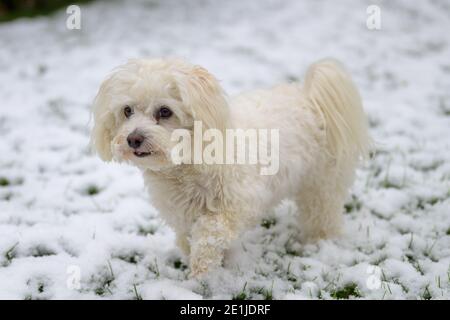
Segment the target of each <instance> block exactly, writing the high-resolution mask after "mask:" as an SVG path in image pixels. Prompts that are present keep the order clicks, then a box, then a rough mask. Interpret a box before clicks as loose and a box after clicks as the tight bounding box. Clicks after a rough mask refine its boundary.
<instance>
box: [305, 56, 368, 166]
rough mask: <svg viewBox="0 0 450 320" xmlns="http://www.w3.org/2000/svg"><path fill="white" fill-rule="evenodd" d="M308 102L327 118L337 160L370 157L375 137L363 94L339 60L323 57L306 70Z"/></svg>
mask: <svg viewBox="0 0 450 320" xmlns="http://www.w3.org/2000/svg"><path fill="white" fill-rule="evenodd" d="M304 90H305V92H306V96H307V99H308V102H309V103H311V105H312V106H313V107H314V108H316V109H317V110H318V111H319V113H320V114H321V116H322V117H323V121H324V125H325V132H326V139H327V144H328V150H329V151H330V154H331V155H332V156H333V157H334V158H335V159H336V160H337V161H342V160H343V161H345V160H346V159H349V158H348V157H351V158H354V157H357V158H367V157H368V153H369V151H370V147H371V144H372V142H371V139H370V137H369V133H368V128H367V119H366V115H365V114H364V110H363V107H362V102H361V97H360V95H359V93H358V90H357V89H356V87H355V85H354V84H353V81H352V80H351V78H350V75H349V74H348V73H347V72H346V71H345V70H344V68H343V67H342V66H341V64H340V63H339V62H337V61H335V60H330V59H326V60H322V61H319V62H316V63H314V64H313V65H311V66H310V67H309V69H308V71H307V73H306V79H305V86H304Z"/></svg>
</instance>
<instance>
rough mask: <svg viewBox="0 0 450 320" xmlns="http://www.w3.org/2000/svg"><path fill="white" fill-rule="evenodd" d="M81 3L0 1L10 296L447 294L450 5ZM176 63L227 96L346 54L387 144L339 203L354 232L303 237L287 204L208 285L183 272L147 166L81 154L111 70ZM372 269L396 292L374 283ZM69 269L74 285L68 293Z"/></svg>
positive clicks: (4, 294) (3, 228)
mask: <svg viewBox="0 0 450 320" xmlns="http://www.w3.org/2000/svg"><path fill="white" fill-rule="evenodd" d="M75 3H77V4H78V5H79V8H80V11H79V22H80V24H79V26H80V28H79V29H77V28H75V29H73V28H70V27H68V25H69V26H71V25H72V26H73V24H71V22H73V20H72V19H73V11H70V12H69V13H67V12H66V9H67V7H68V5H69V4H73V3H72V2H69V1H62V0H60V1H58V0H54V1H50V0H48V1H44V0H34V1H33V0H23V1H13V0H2V1H0V298H18V299H22V298H23V299H27V298H30V299H34V298H89V297H95V298H98V297H106V298H111V297H112V298H138V297H143V298H149V299H151V298H162V297H165V298H171V297H172V298H173V297H189V298H198V297H209V298H220V297H221V298H226V299H228V298H231V297H234V296H238V297H246V298H270V297H272V298H286V297H290V298H320V297H322V298H342V297H344V298H349V297H366V298H379V299H380V298H384V297H387V298H411V299H415V298H442V297H444V298H450V295H449V280H448V279H449V278H448V271H449V265H450V258H449V257H450V251H449V250H450V215H449V211H450V210H449V207H450V200H449V199H450V182H449V177H450V142H449V138H448V137H450V91H449V88H450V59H449V57H450V34H449V33H448V32H447V30H450V19H449V17H450V3H449V2H448V1H446V0H429V1H420V2H412V1H406V0H394V1H381V0H377V1H376V0H373V1H369V0H363V1H357V0H344V1H331V0H315V1H313V0H307V1H296V0H288V1H274V0H259V1H238V0H230V1H208V0H193V1H175V0H167V1H163V0H135V1H131V0H129V1H126V0H113V1H106V0H104V1H101V0H97V1H82V2H80V1H78V2H75ZM373 5H375V6H377V8H378V9H379V19H380V21H379V22H380V24H379V28H375V29H373V28H371V27H370V26H371V21H372V22H373V20H372V19H373V18H374V16H373V14H374V13H373V11H370V10H369V11H368V8H369V6H373ZM368 21H369V24H368ZM68 22H69V23H68ZM168 56H171V57H172V56H175V57H181V58H185V59H187V60H189V61H191V62H193V63H197V64H200V65H202V66H204V67H206V68H207V69H208V70H209V71H210V72H211V73H213V74H214V75H215V76H216V77H217V78H218V79H219V80H220V81H221V84H222V86H223V87H224V89H225V91H226V92H228V93H229V94H230V95H233V94H236V93H238V92H241V91H244V90H251V89H256V88H261V87H269V86H272V85H275V84H277V83H280V82H296V81H298V82H301V81H302V77H303V74H304V72H305V70H306V68H307V67H308V65H309V64H310V63H312V62H314V61H316V60H318V59H321V58H324V57H333V58H336V59H339V60H341V61H342V62H343V63H344V65H346V67H347V68H348V70H349V71H350V72H351V73H352V75H353V77H354V80H355V82H356V84H357V86H358V87H359V88H360V92H361V95H362V97H363V100H364V106H365V109H366V111H367V113H368V115H369V120H370V131H371V134H372V135H373V137H374V138H375V140H376V141H377V146H376V152H375V155H374V157H373V158H372V159H371V161H369V162H368V163H367V164H365V166H364V167H363V168H362V169H361V170H360V171H359V172H358V179H357V182H356V184H355V187H354V189H353V190H352V197H351V198H350V199H349V202H348V203H347V205H346V213H345V217H346V225H347V228H348V230H349V234H351V237H349V238H348V239H347V240H346V239H344V240H336V241H332V242H327V243H321V244H318V245H315V246H304V245H302V244H300V243H296V242H293V241H292V240H291V236H292V235H293V234H294V233H295V232H296V231H295V228H294V227H293V226H292V225H294V224H293V222H292V221H293V220H292V219H291V218H289V217H290V216H291V212H294V211H295V209H292V208H291V207H290V206H289V205H286V206H284V207H283V208H282V209H279V210H277V211H275V213H273V215H272V216H271V217H270V219H269V220H268V221H269V222H270V223H265V224H263V225H262V226H260V227H259V228H256V229H255V230H253V231H252V232H251V233H250V234H249V235H248V236H247V238H245V237H244V240H243V241H245V248H246V251H245V250H244V252H243V251H242V247H243V246H237V248H235V249H234V250H233V251H232V254H231V257H230V258H229V259H230V260H229V263H228V267H227V268H225V269H224V270H222V271H223V272H222V275H221V277H218V278H213V280H211V282H208V283H207V286H208V288H206V289H205V287H204V285H203V284H199V283H196V282H189V281H186V274H187V272H188V270H186V265H185V262H186V261H185V260H183V259H184V258H183V257H182V256H181V254H180V253H179V252H178V251H177V249H176V248H175V246H174V239H173V233H172V232H171V230H170V229H168V228H167V227H166V226H164V225H163V224H162V223H161V221H160V220H159V218H158V213H157V212H155V210H154V209H153V208H152V207H151V205H150V204H149V203H148V199H147V195H146V194H145V193H144V192H143V188H144V186H143V183H142V180H141V177H140V174H139V172H138V171H137V170H135V169H134V168H130V167H127V166H121V165H116V164H105V163H102V162H101V161H100V160H98V159H97V157H96V156H95V155H93V154H92V153H91V152H90V149H89V133H90V128H91V127H92V119H91V115H90V112H91V104H92V101H93V99H94V97H95V95H96V92H97V90H98V87H99V85H100V83H101V81H102V80H103V79H104V77H105V76H106V75H107V74H108V73H109V72H110V71H111V70H112V69H113V68H114V67H116V66H117V65H120V64H122V63H125V62H126V61H127V60H128V59H130V58H144V57H150V58H151V57H168ZM249 116H251V115H249ZM249 187H251V186H249ZM291 222H292V225H291ZM286 230H288V231H286ZM368 264H374V265H377V266H380V267H382V268H383V272H384V275H385V282H386V283H387V284H388V285H389V290H388V289H387V287H386V288H384V289H380V290H369V289H368V288H367V286H366V285H365V281H366V279H367V273H366V267H367V265H368ZM69 265H77V266H80V268H81V270H82V279H81V284H82V286H81V289H79V290H70V289H69V288H67V286H66V277H67V274H66V268H67V266H69ZM288 265H289V267H288ZM112 270H113V271H114V272H112ZM338 275H339V276H338ZM436 279H439V281H437V280H436ZM305 283H307V284H308V285H305ZM244 284H245V285H244ZM311 286H312V287H311ZM258 288H259V289H258ZM311 288H312V289H311ZM241 291H242V292H241ZM269 293H270V294H269Z"/></svg>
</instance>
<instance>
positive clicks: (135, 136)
mask: <svg viewBox="0 0 450 320" xmlns="http://www.w3.org/2000/svg"><path fill="white" fill-rule="evenodd" d="M144 140H145V137H144V136H143V135H142V134H140V133H137V132H136V131H133V132H132V133H130V134H129V135H128V137H127V141H128V145H129V146H130V147H131V148H133V149H137V148H139V147H140V146H141V144H142V142H144Z"/></svg>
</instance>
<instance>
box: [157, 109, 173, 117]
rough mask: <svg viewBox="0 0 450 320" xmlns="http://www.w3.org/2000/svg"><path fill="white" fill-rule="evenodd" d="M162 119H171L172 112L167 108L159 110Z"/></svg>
mask: <svg viewBox="0 0 450 320" xmlns="http://www.w3.org/2000/svg"><path fill="white" fill-rule="evenodd" d="M158 115H159V117H160V118H166V119H167V118H169V117H170V116H171V115H172V110H170V109H169V108H167V107H161V109H159V113H158Z"/></svg>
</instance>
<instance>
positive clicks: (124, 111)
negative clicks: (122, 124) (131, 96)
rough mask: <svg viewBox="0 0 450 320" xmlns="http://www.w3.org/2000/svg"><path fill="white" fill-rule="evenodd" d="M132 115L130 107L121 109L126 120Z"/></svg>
mask: <svg viewBox="0 0 450 320" xmlns="http://www.w3.org/2000/svg"><path fill="white" fill-rule="evenodd" d="M133 113H134V111H133V109H132V108H131V107H130V106H126V107H125V108H123V114H124V115H125V117H126V118H127V119H128V118H129V117H131V115H132V114H133Z"/></svg>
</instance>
